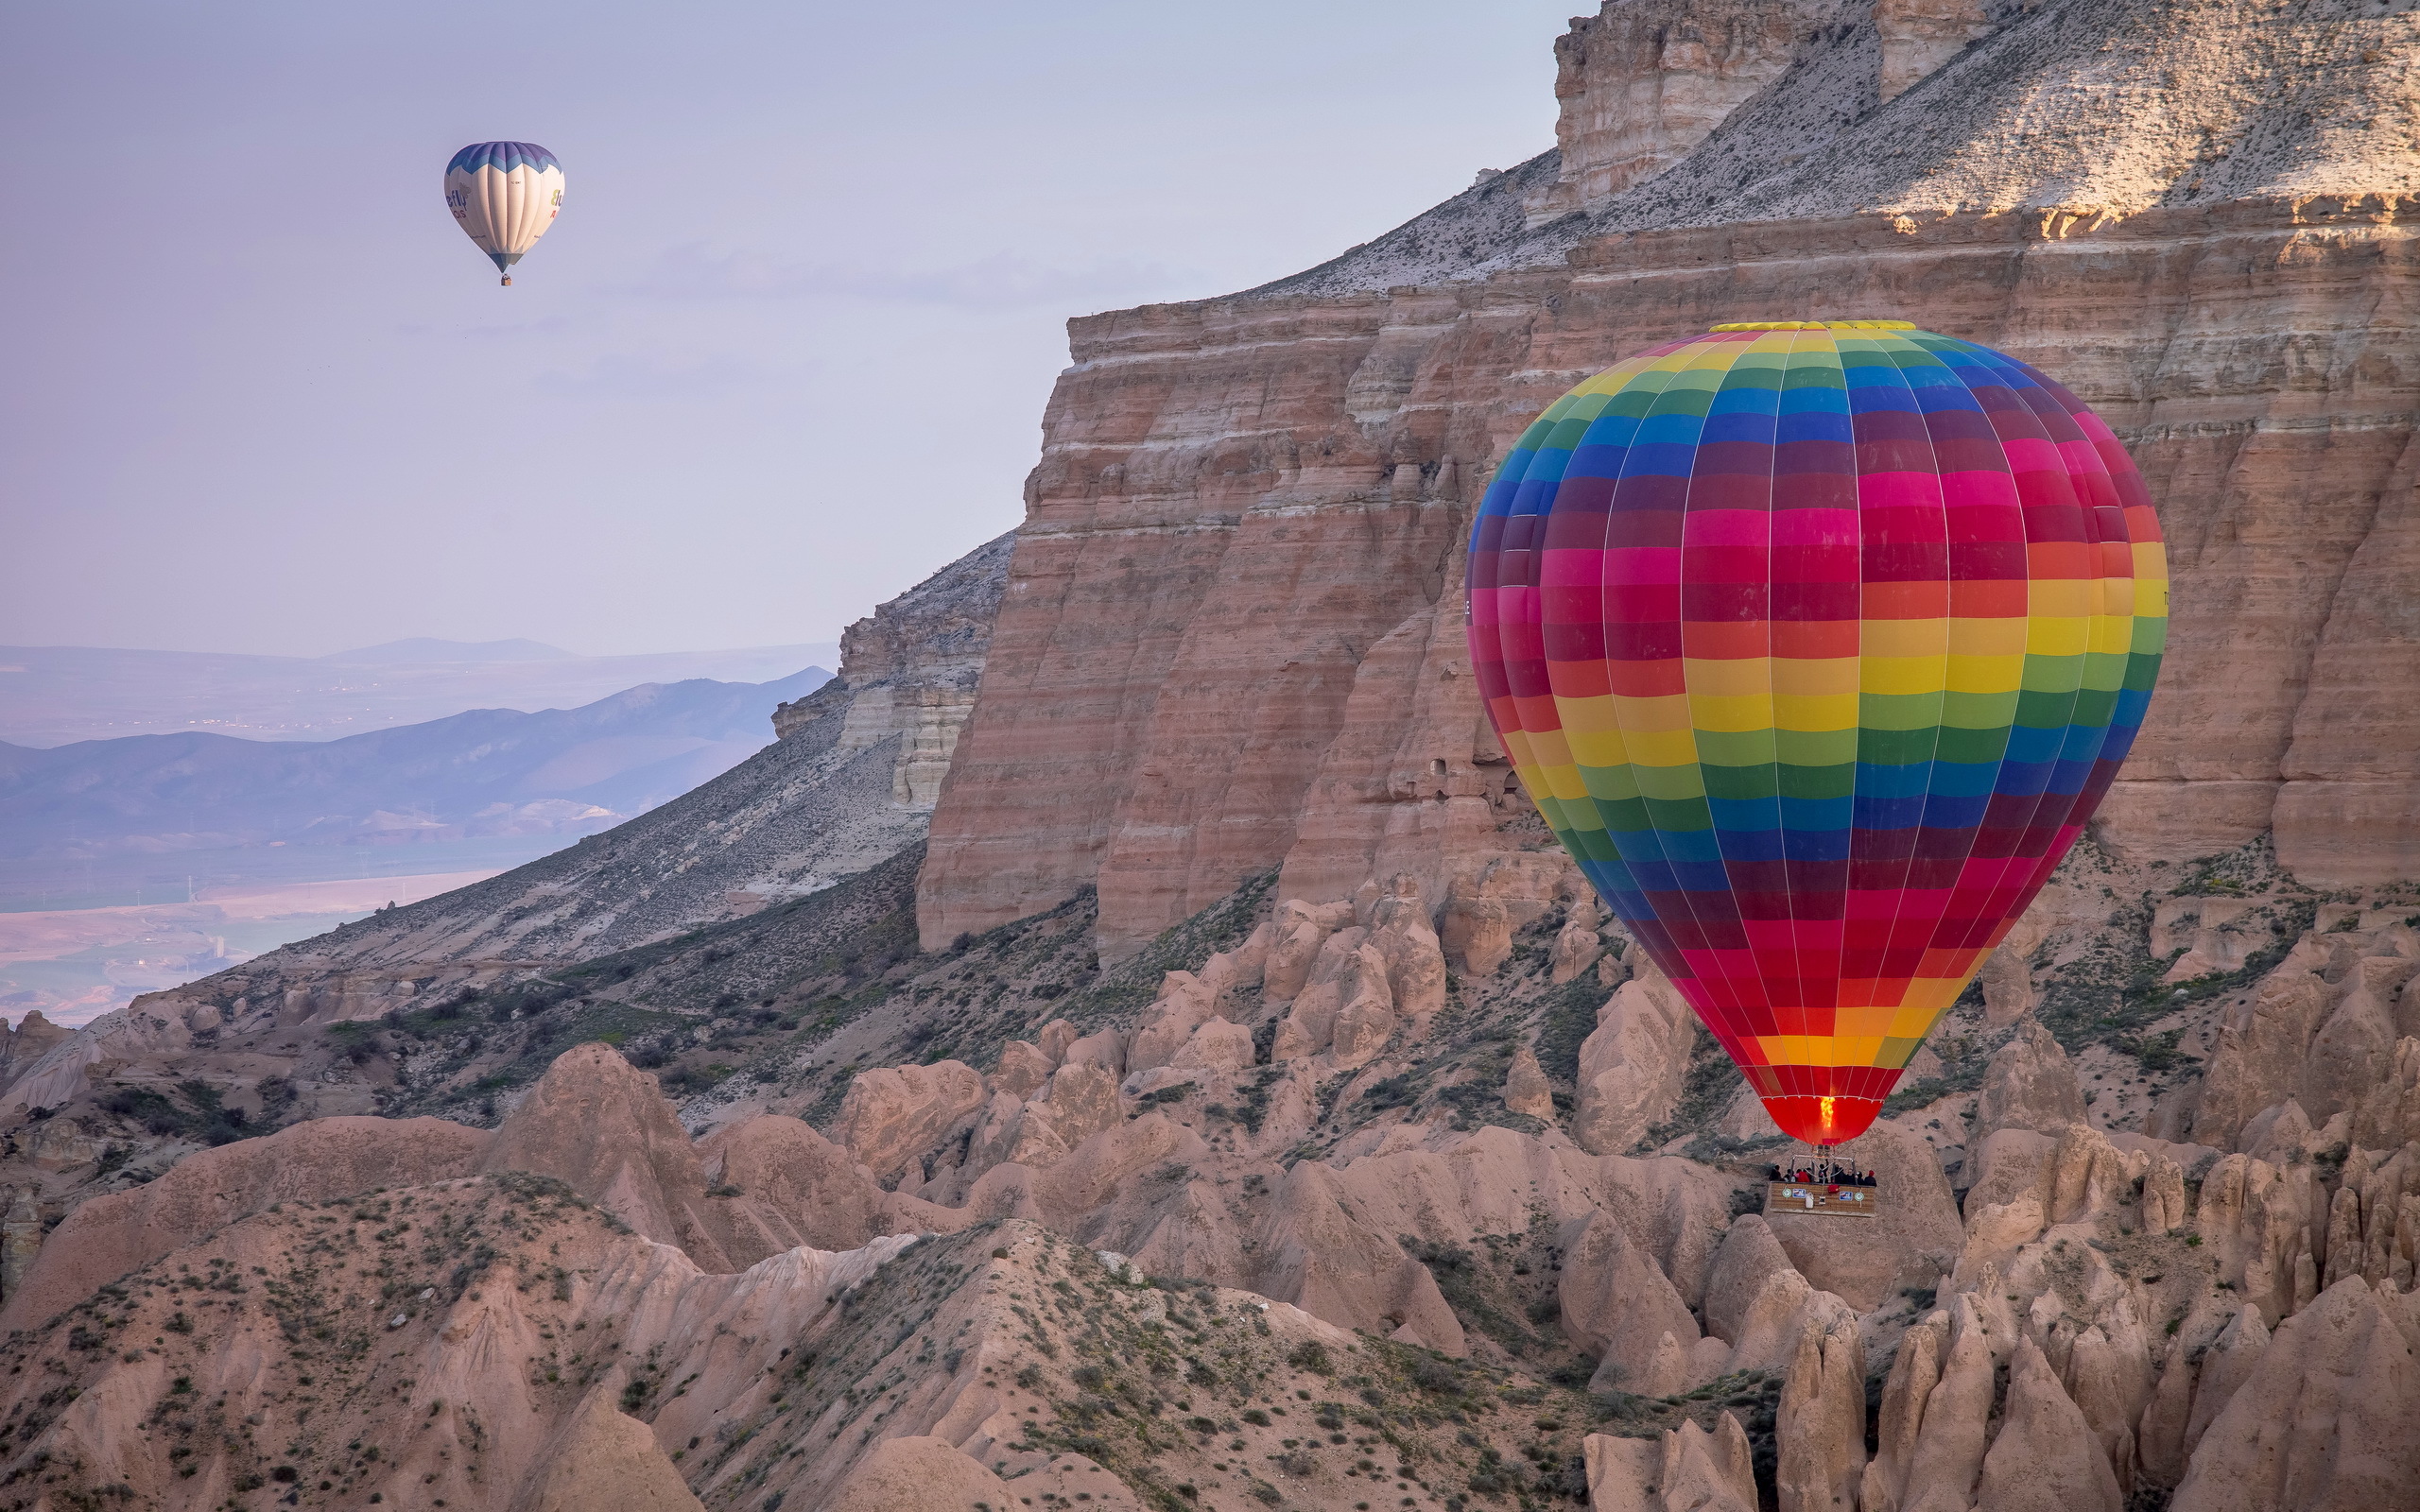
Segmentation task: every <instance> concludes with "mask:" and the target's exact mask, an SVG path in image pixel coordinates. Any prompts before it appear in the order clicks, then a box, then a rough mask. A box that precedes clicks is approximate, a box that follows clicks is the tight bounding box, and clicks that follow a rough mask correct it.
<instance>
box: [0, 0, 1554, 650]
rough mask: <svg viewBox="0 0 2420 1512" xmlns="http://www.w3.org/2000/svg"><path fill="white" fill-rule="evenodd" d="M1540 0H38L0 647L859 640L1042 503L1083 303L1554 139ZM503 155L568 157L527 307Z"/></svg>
mask: <svg viewBox="0 0 2420 1512" xmlns="http://www.w3.org/2000/svg"><path fill="white" fill-rule="evenodd" d="M1534 9H1535V11H1536V13H1535V14H1534V15H1524V14H1520V13H1518V11H1517V8H1516V11H1515V12H1514V13H1507V12H1505V11H1504V10H1503V9H1501V8H1493V9H1489V10H1488V11H1487V12H1485V13H1483V14H1481V13H1476V12H1473V11H1472V10H1470V9H1468V8H1466V7H1460V6H1451V5H1446V4H1443V3H1438V0H1426V3H1413V4H1386V5H1380V4H1376V3H1362V0H1339V3H1336V4H1331V5H1328V6H1323V7H1312V8H1303V7H1299V6H1286V7H1281V6H1278V5H1275V4H1271V3H1268V0H1253V3H1248V4H1244V5H1239V6H1232V7H1227V8H1223V9H1220V10H1219V11H1218V12H1217V13H1215V14H1213V13H1208V12H1201V11H1198V10H1179V9H1156V8H1145V9H1136V8H1131V7H1126V8H1121V7H1111V6H1106V5H1098V4H1084V3H1067V0H1061V3H1051V4H1043V5H1037V6H1033V7H1028V8H1024V9H1017V10H1012V11H1011V10H1003V9H997V8H976V7H971V6H968V7H959V8H952V9H945V10H943V11H942V12H939V13H936V12H934V11H932V10H930V9H924V10H920V11H918V12H917V13H914V14H906V13H900V12H895V11H885V12H867V11H864V10H862V9H857V8H844V7H839V6H836V5H820V6H810V7H806V8H780V7H771V6H763V5H747V4H726V5H720V6H705V7H695V8H687V9H683V10H682V11H680V12H678V13H677V14H676V13H670V12H663V11H659V10H655V9H650V8H641V7H623V8H614V7H603V8H599V7H581V8H578V9H575V8H572V7H570V6H567V5H563V4H561V3H559V0H558V3H541V4H537V5H533V6H528V7H520V8H513V9H508V10H502V11H499V10H496V9H493V8H478V9H472V8H470V7H467V6H460V5H450V4H437V5H426V6H418V7H413V8H409V9H406V8H400V7H372V8H366V9H343V8H338V9H330V8H318V7H309V6H303V5H300V4H254V5H245V6H237V7H233V8H219V9H211V10H207V11H197V10H192V9H185V8H179V7H173V6H167V5H163V4H158V3H149V4H130V3H124V0H120V3H114V4H112V3H109V0H99V3H78V4H75V5H66V4H61V3H56V0H37V3H35V4H32V5H28V6H21V7H17V8H14V9H11V10H10V12H9V16H8V17H7V18H6V19H5V20H0V40H5V41H6V43H7V45H6V47H5V48H0V82H5V84H6V89H5V92H0V93H5V97H4V98H0V121H5V122H6V123H7V125H8V127H9V129H10V130H11V133H12V136H13V139H14V141H15V143H16V150H15V151H14V152H12V153H11V154H10V156H9V163H8V165H7V167H6V168H5V170H0V171H5V173H6V174H7V176H8V180H7V182H8V188H9V192H10V194H11V196H12V199H13V202H15V203H17V204H19V205H21V206H29V207H35V210H34V214H33V215H29V216H27V217H26V218H25V219H21V221H20V222H19V223H18V234H16V235H15V236H13V237H11V238H9V241H8V242H7V243H6V244H5V247H0V258H5V264H0V266H5V271H6V276H7V278H8V280H9V285H10V286H11V287H12V288H14V289H16V290H18V291H20V298H19V300H18V301H17V302H18V309H17V311H16V315H17V318H16V320H15V322H14V327H13V330H12V336H13V337H14V339H13V340H12V342H11V343H10V351H9V355H8V357H7V358H5V359H0V361H5V364H6V368H5V371H6V375H7V376H6V379H5V382H6V385H7V401H6V404H5V409H6V411H7V418H6V419H5V420H0V516H4V517H5V518H4V519H0V524H5V528H6V529H7V531H8V533H9V538H10V540H11V541H12V544H13V545H15V547H16V548H17V549H15V550H14V551H12V552H10V553H9V555H8V558H7V560H6V565H5V566H0V642H6V643H9V644H46V645H87V646H96V647H124V648H129V649H145V650H169V651H196V650H200V651H211V652H220V653H228V654H250V655H284V656H320V655H326V654H328V653H330V652H332V651H337V650H341V649H346V648H351V647H359V646H367V645H374V644H380V643H383V642H389V641H394V640H400V639H406V638H409V637H416V636H430V637H437V638H442V639H448V640H457V641H467V642H479V641H493V640H502V639H508V638H514V637H527V638H529V639H532V640H537V641H542V642H546V643H550V644H557V645H562V646H565V647H574V648H577V649H578V650H579V652H580V654H583V655H587V656H592V657H605V656H615V655H627V654H633V653H645V652H655V651H662V650H665V649H666V648H675V649H678V648H683V647H704V648H730V647H744V646H753V645H767V644H798V643H809V642H826V641H831V640H833V639H836V638H837V636H838V632H839V629H840V628H841V627H843V626H845V625H846V624H848V623H849V622H850V621H852V620H854V619H856V618H858V617H860V616H861V615H863V614H865V613H866V612H867V611H868V610H871V609H872V608H873V605H874V604H875V603H877V602H879V601H881V600H883V599H886V598H889V597H890V596H891V595H893V594H895V593H899V592H901V591H902V590H904V589H906V588H908V587H909V586H910V585H912V584H913V583H915V582H916V581H918V580H919V579H921V578H923V577H924V576H926V575H927V574H929V573H930V572H932V571H933V570H935V569H936V568H939V567H941V566H942V565H943V564H945V563H946V562H948V561H950V560H952V559H954V558H957V557H959V555H961V554H963V553H964V552H966V551H968V550H970V549H972V548H974V547H975V546H977V545H978V544H979V543H981V542H982V541H986V540H988V539H990V538H992V537H993V536H995V535H997V534H999V533H1000V532H1001V531H1002V530H1005V529H1007V528H1009V527H1011V525H1013V524H1016V522H1017V521H1018V519H1019V518H1020V517H1021V515H1022V503H1021V498H1020V490H1021V487H1022V484H1023V480H1024V477H1025V474H1026V472H1028V471H1029V469H1030V467H1031V466H1032V464H1033V462H1034V460H1035V457H1036V455H1037V452H1038V441H1039V422H1040V420H1041V416H1042V411H1043V406H1044V403H1045V401H1046V398H1047V397H1048V394H1049V391H1050V387H1051V384H1052V382H1053V381H1054V379H1055V378H1056V376H1057V374H1058V372H1059V370H1060V369H1062V368H1063V366H1064V364H1065V362H1066V349H1065V334H1064V328H1063V322H1064V320H1065V319H1066V318H1067V317H1069V316H1072V315H1080V314H1084V313H1089V312H1093V311H1098V310H1103V309H1111V308H1119V307H1125V306H1131V305H1135V304H1141V303H1147V302H1152V301H1170V300H1183V299H1192V298H1201V297H1206V296H1213V295H1218V294H1222V293H1226V292H1230V291H1233V290H1236V289H1240V288H1244V287H1248V286H1251V285H1253V284H1254V283H1262V282H1265V281H1267V280H1269V279H1272V278H1277V277H1282V276H1284V275H1285V274H1288V273H1290V272H1293V271H1296V270H1298V269H1300V268H1303V267H1305V266H1311V265H1314V264H1317V263H1319V262H1321V261H1322V260H1324V259H1326V258H1328V257H1331V256H1334V255H1335V254H1337V253H1339V252H1340V251H1342V250H1343V249H1346V248H1347V247H1349V246H1351V245H1353V244H1355V243H1357V242H1361V241H1365V240H1367V239H1369V238H1370V237H1372V236H1374V235H1376V234H1377V233H1379V232H1383V231H1384V230H1386V229H1388V228H1389V227H1392V226H1393V225H1395V224H1398V223H1400V222H1401V221H1403V220H1404V219H1406V218H1408V217H1409V216H1410V215H1415V214H1417V213H1419V212H1420V211H1421V210H1423V209H1425V208H1426V207H1427V206H1428V205H1430V204H1433V203H1435V202H1436V201H1438V200H1440V199H1442V198H1446V197H1447V196H1450V195H1452V194H1454V193H1456V192H1458V191H1460V190H1461V189H1462V188H1463V187H1465V186H1466V185H1467V184H1468V183H1469V182H1470V181H1471V180H1472V178H1473V176H1474V175H1475V174H1476V173H1477V172H1478V170H1480V169H1485V168H1504V167H1509V166H1511V165H1512V164H1513V163H1515V162H1518V161H1520V160H1522V159H1524V158H1527V157H1529V156H1530V155H1532V154H1534V153H1536V152H1538V151H1540V150H1543V149H1544V148H1546V147H1547V146H1551V145H1552V143H1553V120H1554V114H1553V112H1554V97H1553V91H1552V88H1551V83H1552V78H1553V71H1554V60H1553V56H1552V52H1551V49H1550V48H1549V47H1548V46H1547V45H1546V44H1545V43H1544V41H1543V40H1542V39H1545V38H1547V37H1550V36H1552V35H1553V34H1554V32H1555V31H1557V30H1559V29H1561V26H1562V21H1563V17H1564V14H1565V13H1566V10H1567V9H1568V8H1565V7H1552V6H1544V5H1541V6H1538V7H1536V8H1534ZM496 137H507V138H515V139H520V140H527V141H534V142H539V143H542V144H544V146H547V147H549V148H551V149H552V150H553V151H554V152H555V153H556V154H557V155H558V156H559V157H560V158H561V159H562V163H563V165H564V170H565V173H566V179H567V182H566V191H565V203H564V208H563V211H562V218H561V220H560V221H558V222H557V223H556V225H555V226H554V228H553V229H552V230H551V231H550V232H548V234H547V235H546V237H545V238H544V240H543V241H542V242H540V243H539V244H538V246H537V248H536V249H535V250H534V251H533V252H531V253H530V254H529V256H528V258H527V261H526V262H525V263H524V264H523V265H522V266H520V267H519V268H517V269H515V275H516V276H515V286H514V287H512V288H510V289H500V288H498V287H497V286H496V278H495V274H494V271H493V268H492V267H491V266H490V265H489V264H488V263H487V261H486V260H485V259H484V258H483V257H482V256H481V255H480V254H479V253H478V252H477V250H476V249H475V248H473V247H472V245H471V244H470V242H469V241H468V240H467V239H466V238H465V237H464V236H463V235H462V234H461V232H459V231H458V229H457V228H456V226H455V225H454V223H453V221H452V219H451V218H450V217H449V216H448V215H446V213H445V209H444V206H443V203H442V198H441V191H440V180H441V172H442V169H443V166H444V163H445V161H446V159H447V158H448V157H449V156H450V155H451V154H452V153H453V152H454V150H455V149H456V148H458V147H459V146H462V145H463V144H464V143H467V142H473V141H478V140H483V139H489V138H496Z"/></svg>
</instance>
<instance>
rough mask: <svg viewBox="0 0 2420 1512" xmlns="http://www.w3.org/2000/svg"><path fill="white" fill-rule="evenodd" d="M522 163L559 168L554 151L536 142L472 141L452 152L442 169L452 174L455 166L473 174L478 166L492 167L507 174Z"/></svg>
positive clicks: (559, 164)
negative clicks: (468, 144) (451, 159)
mask: <svg viewBox="0 0 2420 1512" xmlns="http://www.w3.org/2000/svg"><path fill="white" fill-rule="evenodd" d="M524 163H527V164H528V165H529V166H530V167H533V168H537V169H541V170H544V169H546V168H555V169H558V170H560V169H561V168H562V163H558V162H556V161H555V155H554V154H553V153H551V152H549V151H547V150H546V149H545V148H544V147H542V146H538V144H536V143H535V142H474V143H472V144H471V145H470V146H467V147H464V148H463V149H462V150H461V151H459V152H457V153H455V154H454V160H453V161H452V162H451V163H447V164H446V165H445V171H446V172H448V173H452V172H454V171H455V170H456V169H457V168H458V169H460V170H461V171H462V172H464V173H476V172H478V171H479V170H480V169H481V168H495V169H498V170H500V171H502V172H505V173H510V172H511V171H512V170H513V169H515V168H518V167H520V166H522V165H523V164H524Z"/></svg>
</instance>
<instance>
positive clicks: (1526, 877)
mask: <svg viewBox="0 0 2420 1512" xmlns="http://www.w3.org/2000/svg"><path fill="white" fill-rule="evenodd" d="M1578 870H1579V868H1576V867H1574V866H1573V865H1572V863H1571V862H1570V860H1569V859H1568V858H1566V857H1565V856H1564V854H1563V853H1562V852H1561V851H1520V852H1517V853H1515V854H1513V855H1504V856H1497V857H1496V858H1495V859H1494V860H1493V861H1490V862H1489V863H1488V864H1487V867H1486V868H1485V869H1484V870H1483V871H1481V872H1480V873H1479V874H1478V876H1476V877H1469V878H1463V879H1459V880H1457V881H1456V882H1455V883H1454V885H1453V886H1452V887H1451V889H1449V890H1448V892H1447V894H1446V897H1445V913H1444V920H1443V925H1442V927H1441V928H1440V929H1439V931H1438V934H1439V936H1440V939H1441V941H1442V943H1443V947H1444V952H1445V958H1446V960H1447V961H1449V962H1458V963H1460V964H1459V968H1458V969H1459V970H1461V971H1463V972H1464V973H1465V974H1467V975H1471V976H1491V975H1493V974H1495V969H1496V968H1497V967H1499V966H1501V965H1503V964H1504V961H1505V958H1506V957H1507V956H1509V955H1511V954H1513V936H1514V935H1515V934H1517V933H1519V932H1520V930H1521V928H1522V926H1523V925H1525V924H1528V923H1530V921H1531V920H1533V919H1537V918H1539V917H1540V916H1542V915H1544V914H1545V913H1547V911H1548V910H1549V909H1551V908H1553V907H1554V905H1555V902H1556V901H1557V900H1558V899H1560V898H1561V897H1562V896H1563V895H1564V893H1566V892H1569V891H1572V890H1575V889H1574V886H1573V885H1574V884H1575V883H1577V882H1578V880H1579V879H1578ZM1582 885H1584V884H1582Z"/></svg>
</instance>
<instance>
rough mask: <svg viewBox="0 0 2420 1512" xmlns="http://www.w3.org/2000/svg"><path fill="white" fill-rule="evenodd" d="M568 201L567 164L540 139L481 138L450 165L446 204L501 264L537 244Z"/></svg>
mask: <svg viewBox="0 0 2420 1512" xmlns="http://www.w3.org/2000/svg"><path fill="white" fill-rule="evenodd" d="M562 203H563V168H562V163H557V162H556V161H555V155H554V154H553V153H551V152H549V151H547V150H546V149H545V148H544V147H542V146H538V145H537V144H536V143H534V142H475V143H473V144H471V145H470V146H467V147H464V148H463V149H462V150H461V151H459V152H457V153H455V154H454V160H453V161H452V162H451V163H447V164H446V165H445V207H446V208H447V209H448V210H451V211H452V212H454V219H455V220H456V221H457V222H458V223H459V224H460V226H461V228H462V230H463V231H464V232H467V233H468V234H469V236H470V238H471V240H472V241H473V242H475V243H476V244H477V246H478V249H479V250H480V251H483V252H485V253H487V254H488V256H489V257H491V258H493V259H494V261H495V266H497V267H498V268H499V269H502V268H510V266H512V265H513V264H515V263H517V262H519V261H521V254H522V253H524V252H526V251H527V250H528V249H530V248H532V247H534V246H536V245H537V242H538V238H539V237H541V236H544V234H546V228H547V227H549V226H551V225H553V224H554V223H555V214H556V212H558V211H559V210H561V209H562ZM505 282H506V283H510V282H512V281H511V280H510V279H509V278H508V279H506V280H505Z"/></svg>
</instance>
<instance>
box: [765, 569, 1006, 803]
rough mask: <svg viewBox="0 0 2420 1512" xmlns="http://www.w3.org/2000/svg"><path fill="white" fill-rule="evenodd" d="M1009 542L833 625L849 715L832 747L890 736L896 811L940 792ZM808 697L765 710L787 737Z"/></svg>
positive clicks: (843, 748)
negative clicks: (837, 627)
mask: <svg viewBox="0 0 2420 1512" xmlns="http://www.w3.org/2000/svg"><path fill="white" fill-rule="evenodd" d="M1012 540H1013V537H1011V536H1001V537H999V538H998V539H997V540H994V541H986V542H984V543H983V544H982V545H980V546H977V548H976V549H975V550H973V551H971V552H969V553H967V554H966V555H965V556H963V557H960V558H959V559H958V560H956V561H954V562H952V563H950V564H949V565H948V566H946V567H944V568H942V570H941V571H940V572H937V573H935V574H934V575H933V576H930V577H927V578H925V580H924V581H923V582H921V583H918V584H917V585H916V586H915V587H913V588H911V589H909V590H908V592H906V593H902V594H900V595H899V596H898V597H897V598H894V599H891V600H890V602H888V603H886V604H881V605H877V606H876V607H875V609H874V611H873V613H872V614H870V615H868V616H867V617H866V618H864V619H861V620H859V621H857V622H856V624H854V625H852V626H850V627H848V628H847V629H846V630H843V631H841V632H840V674H839V679H838V680H839V681H840V682H842V683H843V684H844V685H845V687H846V693H847V698H848V705H849V712H848V715H847V717H846V718H845V719H843V720H842V721H841V727H840V733H839V736H838V739H836V740H835V741H834V742H833V745H832V754H833V755H834V756H835V757H842V758H845V757H849V756H854V755H855V754H856V753H857V752H858V751H862V750H870V749H872V748H873V747H877V746H892V743H894V742H895V743H896V744H895V746H893V748H892V757H891V768H890V799H891V801H892V802H893V803H895V804H897V805H898V806H900V807H902V808H908V809H929V808H931V807H932V806H933V800H934V799H936V798H938V797H940V796H941V784H942V774H943V773H945V772H947V771H948V770H949V762H950V757H951V755H952V754H953V753H955V752H956V750H957V749H958V732H959V730H960V729H962V728H964V726H965V724H966V716H967V715H968V714H970V713H974V712H975V684H976V681H977V679H979V678H980V677H982V675H983V658H984V655H985V653H986V652H988V651H989V650H990V649H991V644H992V620H993V618H994V615H996V614H997V613H998V612H999V609H1000V593H1001V592H1002V590H1004V589H1005V588H1006V587H1007V586H1008V576H1009V549H1010V546H1011V541H1012ZM813 703H814V700H813V699H812V698H801V699H799V700H798V701H797V702H796V703H786V704H784V705H782V706H781V707H780V708H778V709H776V710H774V711H773V733H774V734H775V735H776V736H778V737H780V738H782V739H784V740H787V739H788V738H789V737H790V736H791V735H793V734H798V733H800V732H802V731H805V730H811V729H813V728H814V727H815V725H816V723H817V719H818V714H819V711H817V710H816V709H813V708H810V705H812V704H813Z"/></svg>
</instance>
